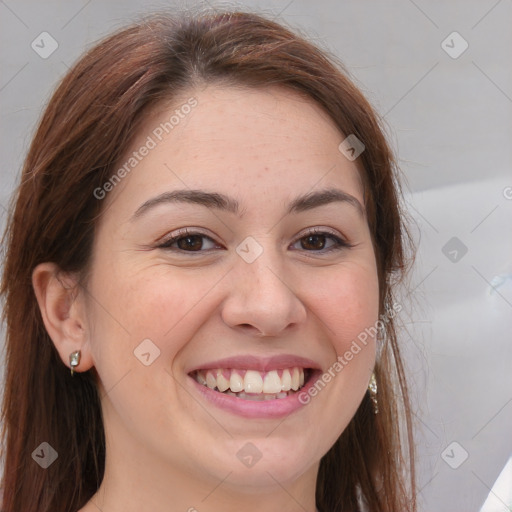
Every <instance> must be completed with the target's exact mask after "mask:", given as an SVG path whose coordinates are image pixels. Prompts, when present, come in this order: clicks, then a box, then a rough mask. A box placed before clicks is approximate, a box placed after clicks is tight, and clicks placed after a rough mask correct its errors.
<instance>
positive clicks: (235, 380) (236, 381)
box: [194, 367, 304, 393]
mask: <svg viewBox="0 0 512 512" xmlns="http://www.w3.org/2000/svg"><path fill="white" fill-rule="evenodd" d="M194 376H195V379H196V380H197V382H199V384H203V385H205V386H208V387H209V388H211V389H214V388H217V389H218V390H219V391H221V392H224V391H227V390H228V389H229V390H231V391H232V392H233V393H238V392H241V391H243V392H246V393H280V392H282V391H290V390H293V391H297V390H298V389H299V388H300V387H301V386H303V385H304V368H299V367H293V368H286V369H284V370H271V371H269V372H257V371H254V370H232V369H222V368H219V369H215V370H198V371H197V372H195V374H194Z"/></svg>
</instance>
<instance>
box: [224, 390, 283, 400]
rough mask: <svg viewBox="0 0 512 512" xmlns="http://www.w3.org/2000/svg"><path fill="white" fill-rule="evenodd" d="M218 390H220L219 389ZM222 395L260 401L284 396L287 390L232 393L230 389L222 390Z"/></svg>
mask: <svg viewBox="0 0 512 512" xmlns="http://www.w3.org/2000/svg"><path fill="white" fill-rule="evenodd" d="M214 389H215V391H219V390H218V389H217V388H214ZM219 392H220V391H219ZM222 393H223V394H224V395H230V396H235V397H237V398H242V399H243V400H253V401H256V402H261V401H264V400H276V399H280V398H286V397H287V396H288V394H289V393H290V392H289V391H282V392H281V393H245V392H244V391H240V392H239V393H233V392H232V391H230V390H228V391H223V392H222Z"/></svg>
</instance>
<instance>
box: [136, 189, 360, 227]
mask: <svg viewBox="0 0 512 512" xmlns="http://www.w3.org/2000/svg"><path fill="white" fill-rule="evenodd" d="M335 202H342V203H347V204H350V205H352V206H353V207H354V208H355V209H356V210H357V211H358V213H359V215H361V216H362V217H363V218H364V217H365V209H364V208H363V206H362V204H361V203H360V202H359V200H358V199H356V198H355V197H354V196H352V195H350V194H348V193H347V192H344V191H343V190H340V189H337V188H330V189H324V190H320V191H315V192H309V193H307V194H303V195H300V196H298V197H296V198H295V199H294V200H293V201H291V203H290V204H289V206H288V210H287V212H286V214H287V215H288V214H290V213H301V212H305V211H308V210H312V209H314V208H318V207H320V206H324V205H327V204H331V203H335ZM169 203H171V204H172V203H188V204H199V205H202V206H206V207H207V208H213V209H215V210H222V211H226V212H229V213H233V214H235V215H237V216H239V217H241V216H242V215H243V212H241V211H240V204H239V203H238V201H237V200H236V199H233V198H231V197H229V196H226V195H224V194H220V193H217V192H207V191H204V190H191V189H188V190H173V191H172V192H164V193H163V194H160V195H158V196H156V197H153V198H151V199H148V200H147V201H146V202H145V203H143V204H142V205H141V206H140V207H139V208H138V209H137V211H136V212H135V213H134V214H133V216H132V217H131V219H130V220H131V221H134V220H135V219H137V218H139V217H141V216H142V215H143V214H144V213H146V212H147V211H148V210H150V209H151V208H154V207H155V206H157V205H160V204H169Z"/></svg>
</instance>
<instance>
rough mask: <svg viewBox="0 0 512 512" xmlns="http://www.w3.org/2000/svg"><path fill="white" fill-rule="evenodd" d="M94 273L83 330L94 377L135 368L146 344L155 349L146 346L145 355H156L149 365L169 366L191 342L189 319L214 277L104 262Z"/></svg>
mask: <svg viewBox="0 0 512 512" xmlns="http://www.w3.org/2000/svg"><path fill="white" fill-rule="evenodd" d="M96 270H97V271H96ZM96 270H95V278H94V281H92V282H91V288H90V291H91V296H92V298H93V300H92V301H91V315H90V318H89V324H90V327H91V329H92V332H93V336H92V342H93V345H94V347H93V350H94V352H95V359H96V360H97V362H98V371H99V372H100V374H101V373H103V374H105V373H108V372H106V371H103V372H102V369H103V370H108V368H106V366H107V365H108V366H109V367H119V369H120V370H119V371H121V370H122V369H129V368H133V367H134V366H135V367H137V365H140V364H141V363H140V361H137V359H136V353H137V351H138V347H139V345H140V344H141V343H142V342H143V341H144V340H147V339H149V340H151V342H152V343H153V344H154V345H155V347H156V348H154V347H152V345H151V344H149V345H148V347H149V348H150V349H151V350H150V352H151V351H153V352H154V353H155V354H158V353H159V355H158V359H159V360H158V359H155V363H161V362H162V361H167V362H169V361H172V360H173V359H174V357H175V356H176V354H177V353H178V352H179V350H180V349H181V348H183V346H184V345H185V344H186V341H188V339H189V338H190V337H191V336H193V332H194V329H195V328H196V327H197V326H195V323H194V319H197V318H198V313H199V312H200V311H201V310H202V308H204V307H205V305H207V304H208V298H209V297H208V292H209V291H211V290H212V289H213V288H214V287H215V284H216V283H217V282H218V281H219V276H218V274H217V273H215V272H210V273H205V272H201V271H198V270H197V269H195V271H194V273H191V272H187V271H184V270H183V269H181V270H175V271H173V270H172V269H170V268H165V267H163V266H162V265H161V264H153V265H151V266H145V267H141V266H128V265H125V266H123V265H119V264H118V265H113V264H112V265H109V264H108V262H107V264H106V265H104V267H103V268H97V269H96ZM144 343H146V344H147V343H148V342H147V341H146V342H144ZM134 351H135V352H136V353H135V354H134ZM160 356H163V357H160ZM152 357H153V354H152ZM157 366H159V364H157ZM125 371H126V370H125Z"/></svg>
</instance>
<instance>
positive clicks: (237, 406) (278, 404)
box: [189, 371, 321, 418]
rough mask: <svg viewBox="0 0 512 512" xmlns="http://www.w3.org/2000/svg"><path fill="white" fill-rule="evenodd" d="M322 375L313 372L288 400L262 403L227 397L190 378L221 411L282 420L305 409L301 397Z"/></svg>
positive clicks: (203, 394) (276, 399)
mask: <svg viewBox="0 0 512 512" xmlns="http://www.w3.org/2000/svg"><path fill="white" fill-rule="evenodd" d="M320 375H321V372H320V371H313V372H312V373H311V375H310V377H309V379H308V381H307V382H306V384H305V385H304V386H303V387H302V388H301V389H300V390H299V391H297V392H296V393H294V394H293V395H289V396H287V397H286V398H275V399H273V400H261V401H256V400H244V399H243V398H237V397H236V396H231V395H226V394H224V393H220V392H219V391H214V390H213V389H210V388H209V387H208V386H204V385H202V384H199V382H197V381H196V380H195V379H194V378H193V377H190V375H189V379H190V380H191V381H192V383H193V385H194V387H195V389H197V391H198V392H199V393H200V394H201V396H202V397H204V398H205V399H206V400H208V402H210V403H212V404H213V405H215V406H216V407H219V408H220V409H224V410H225V411H228V412H231V413H233V414H237V415H238V416H242V417H244V418H282V417H283V416H288V415H289V414H291V413H293V412H295V411H296V410H298V409H300V408H302V407H304V404H302V403H301V402H300V401H299V395H300V394H302V393H307V392H308V390H309V388H311V387H313V385H314V383H315V382H316V381H317V379H318V377H319V376H320Z"/></svg>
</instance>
